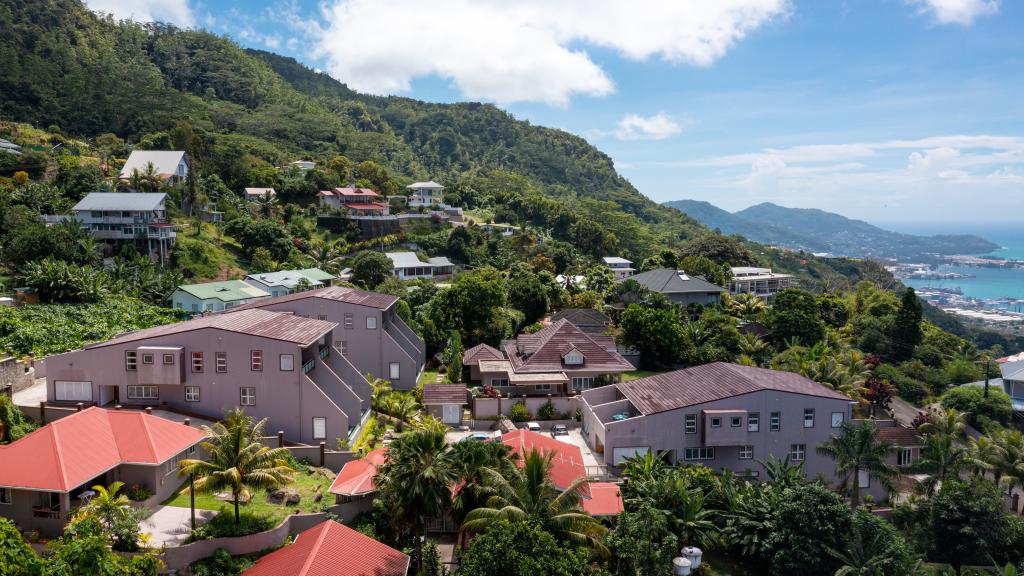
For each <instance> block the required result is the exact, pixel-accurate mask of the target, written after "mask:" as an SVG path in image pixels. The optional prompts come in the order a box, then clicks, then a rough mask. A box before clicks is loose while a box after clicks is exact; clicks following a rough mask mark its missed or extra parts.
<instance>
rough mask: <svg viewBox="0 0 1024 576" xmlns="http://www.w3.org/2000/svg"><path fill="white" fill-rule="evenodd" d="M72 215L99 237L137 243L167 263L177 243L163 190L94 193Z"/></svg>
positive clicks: (79, 204)
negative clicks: (168, 217) (168, 216)
mask: <svg viewBox="0 0 1024 576" xmlns="http://www.w3.org/2000/svg"><path fill="white" fill-rule="evenodd" d="M71 213H72V218H73V219H74V220H75V221H77V222H79V223H81V225H82V228H84V229H87V230H89V232H90V233H91V234H92V235H93V236H95V237H96V238H97V239H99V240H103V241H104V242H109V243H112V244H118V243H124V242H134V243H136V245H138V246H140V248H143V249H145V250H147V251H148V253H149V255H150V257H152V258H157V259H158V260H160V261H161V262H164V261H165V260H166V259H167V257H168V256H169V255H170V253H171V248H172V247H173V246H174V242H175V239H176V236H177V235H176V234H175V232H174V225H173V224H171V223H170V221H169V220H168V219H167V194H164V193H162V192H91V193H89V194H86V196H85V198H82V199H81V200H80V201H79V202H78V204H75V206H74V208H72V209H71Z"/></svg>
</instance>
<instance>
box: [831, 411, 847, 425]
mask: <svg viewBox="0 0 1024 576" xmlns="http://www.w3.org/2000/svg"><path fill="white" fill-rule="evenodd" d="M844 419H845V416H844V415H843V413H842V412H833V413H832V427H833V428H839V427H841V426H842V425H843V420H844Z"/></svg>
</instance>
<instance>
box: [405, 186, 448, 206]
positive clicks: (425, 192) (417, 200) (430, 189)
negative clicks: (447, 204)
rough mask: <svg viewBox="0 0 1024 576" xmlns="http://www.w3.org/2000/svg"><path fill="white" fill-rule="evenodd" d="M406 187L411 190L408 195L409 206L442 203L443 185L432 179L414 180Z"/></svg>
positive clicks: (437, 204)
mask: <svg viewBox="0 0 1024 576" xmlns="http://www.w3.org/2000/svg"><path fill="white" fill-rule="evenodd" d="M406 188H407V189H409V190H411V191H412V195H410V196H409V206H410V207H411V208H419V207H421V206H423V207H426V208H429V207H431V206H440V205H442V204H444V186H441V185H440V184H438V183H437V182H434V181H433V180H430V181H429V182H414V183H412V184H409V185H408V186H406Z"/></svg>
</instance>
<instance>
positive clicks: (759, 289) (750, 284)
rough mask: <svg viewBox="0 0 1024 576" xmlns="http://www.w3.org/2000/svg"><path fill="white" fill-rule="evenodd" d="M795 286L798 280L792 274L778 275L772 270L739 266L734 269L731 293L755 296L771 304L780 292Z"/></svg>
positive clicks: (730, 284)
mask: <svg viewBox="0 0 1024 576" xmlns="http://www.w3.org/2000/svg"><path fill="white" fill-rule="evenodd" d="M794 286H796V278H794V277H793V276H792V275H791V274H776V273H774V272H772V269H771V268H755V267H752V266H737V267H734V268H732V280H729V293H730V294H753V295H755V296H757V297H758V298H762V299H764V300H765V301H766V302H769V303H770V302H771V301H772V300H774V299H775V295H776V294H778V293H779V292H780V291H782V290H785V289H786V288H792V287H794Z"/></svg>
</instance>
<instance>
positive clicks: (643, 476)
mask: <svg viewBox="0 0 1024 576" xmlns="http://www.w3.org/2000/svg"><path fill="white" fill-rule="evenodd" d="M668 467H669V466H668V462H666V461H665V452H653V451H651V450H648V451H647V452H644V453H643V454H642V455H639V456H629V457H627V458H626V459H625V461H624V462H623V464H622V477H623V478H627V479H628V480H629V481H630V482H640V481H642V480H650V479H652V478H654V477H656V476H658V475H659V474H661V473H662V472H664V471H665V470H667V469H668Z"/></svg>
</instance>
